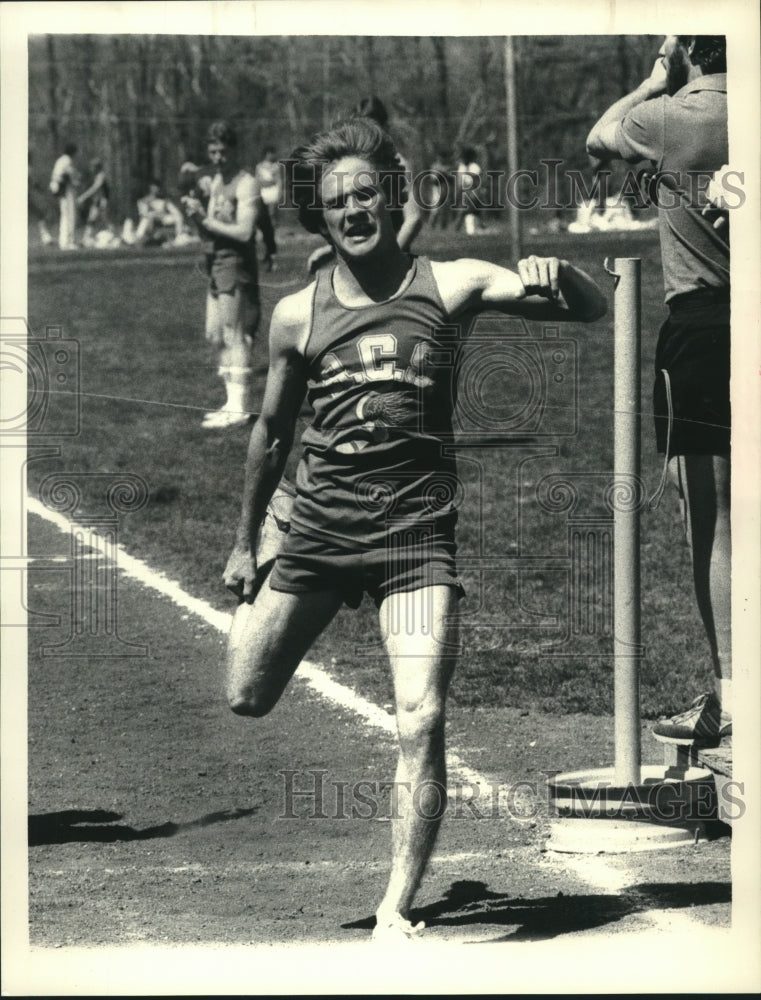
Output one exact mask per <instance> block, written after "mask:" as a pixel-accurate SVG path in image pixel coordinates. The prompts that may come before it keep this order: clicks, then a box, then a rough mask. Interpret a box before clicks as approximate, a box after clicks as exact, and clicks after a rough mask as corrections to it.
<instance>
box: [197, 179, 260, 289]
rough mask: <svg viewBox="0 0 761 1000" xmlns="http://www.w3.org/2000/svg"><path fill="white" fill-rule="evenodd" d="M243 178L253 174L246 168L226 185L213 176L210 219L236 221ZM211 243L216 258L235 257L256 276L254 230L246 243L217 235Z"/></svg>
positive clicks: (210, 195)
mask: <svg viewBox="0 0 761 1000" xmlns="http://www.w3.org/2000/svg"><path fill="white" fill-rule="evenodd" d="M243 177H253V174H252V173H251V171H250V170H248V169H247V168H243V169H242V170H239V171H238V173H237V174H235V176H234V177H231V178H230V180H229V181H227V183H225V181H224V179H223V177H222V174H221V173H218V174H215V175H214V177H213V179H212V182H211V191H210V192H209V215H210V217H211V218H212V219H217V220H218V221H219V222H237V221H238V184H239V182H240V181H241V180H242V178H243ZM212 242H213V246H212V251H213V253H215V254H216V255H217V256H218V257H237V258H238V259H240V260H241V262H242V263H243V264H244V265H245V266H246V268H247V270H250V271H251V272H252V274H256V271H257V258H256V229H254V230H253V231H252V233H251V237H250V238H249V240H248V241H247V242H246V243H241V241H240V240H234V239H232V238H231V237H229V236H222V235H221V234H219V233H214V234H213V235H212ZM205 249H206V248H205Z"/></svg>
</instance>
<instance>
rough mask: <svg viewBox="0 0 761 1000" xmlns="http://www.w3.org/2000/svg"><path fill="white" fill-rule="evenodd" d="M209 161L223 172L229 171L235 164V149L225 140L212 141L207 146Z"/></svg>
mask: <svg viewBox="0 0 761 1000" xmlns="http://www.w3.org/2000/svg"><path fill="white" fill-rule="evenodd" d="M206 151H207V153H208V156H209V163H211V165H212V166H213V167H216V169H217V170H218V171H220V172H221V173H223V174H224V173H227V172H229V171H230V170H231V169H232V168H233V167H234V166H235V162H236V161H235V149H234V147H232V146H226V145H225V143H224V142H210V143H209V145H208V146H207V150H206Z"/></svg>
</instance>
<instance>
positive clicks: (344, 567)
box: [269, 519, 465, 608]
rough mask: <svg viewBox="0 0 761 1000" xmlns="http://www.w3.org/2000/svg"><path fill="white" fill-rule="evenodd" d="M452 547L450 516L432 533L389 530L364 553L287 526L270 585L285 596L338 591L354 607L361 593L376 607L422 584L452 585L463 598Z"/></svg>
mask: <svg viewBox="0 0 761 1000" xmlns="http://www.w3.org/2000/svg"><path fill="white" fill-rule="evenodd" d="M456 551H457V546H456V543H455V541H454V519H451V521H450V523H449V524H448V525H447V526H446V529H445V530H444V531H437V533H436V535H435V536H433V537H432V536H431V534H430V532H429V530H428V529H426V528H422V529H421V528H413V529H400V530H398V531H390V532H389V534H388V536H387V539H386V546H385V547H384V548H376V549H371V550H370V551H365V552H362V551H358V550H353V549H348V548H345V547H341V546H338V545H336V544H335V543H333V542H331V541H329V540H325V539H317V538H315V537H312V536H308V535H303V534H301V533H300V532H298V531H296V529H295V528H293V527H291V530H290V531H289V532H288V534H287V536H286V538H285V540H284V542H283V547H282V549H281V550H280V553H279V554H278V557H277V560H276V562H275V566H274V568H273V570H272V573H271V574H270V577H269V585H270V587H271V588H272V590H278V591H282V592H284V593H286V594H307V593H312V592H314V591H320V590H337V591H338V592H339V593H340V594H341V596H342V597H343V600H344V603H346V604H347V605H348V606H349V607H350V608H358V607H359V605H360V603H361V602H362V596H363V594H364V593H365V592H367V593H368V594H369V595H370V597H372V599H373V601H374V602H375V605H376V607H380V605H381V603H382V602H383V601H384V600H385V599H386V598H387V597H389V596H390V595H391V594H398V593H409V592H411V591H414V590H420V589H421V588H422V587H432V586H447V587H453V588H454V589H455V590H456V591H457V594H458V597H464V596H465V590H464V588H463V586H462V584H461V583H460V581H459V579H458V577H457V565H456V561H455V556H456Z"/></svg>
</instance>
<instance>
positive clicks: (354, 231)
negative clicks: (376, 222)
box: [344, 226, 375, 240]
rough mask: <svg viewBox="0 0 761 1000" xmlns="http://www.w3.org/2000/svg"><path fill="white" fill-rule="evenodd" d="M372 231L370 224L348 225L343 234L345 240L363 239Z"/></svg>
mask: <svg viewBox="0 0 761 1000" xmlns="http://www.w3.org/2000/svg"><path fill="white" fill-rule="evenodd" d="M374 232H375V230H374V229H373V227H372V226H349V228H348V229H347V230H346V231H345V233H344V235H345V237H346V239H347V240H364V239H367V238H368V237H370V236H372V235H373V233H374Z"/></svg>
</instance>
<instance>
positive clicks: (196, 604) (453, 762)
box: [27, 497, 491, 786]
mask: <svg viewBox="0 0 761 1000" xmlns="http://www.w3.org/2000/svg"><path fill="white" fill-rule="evenodd" d="M27 510H28V511H30V512H31V513H32V514H36V515H37V516H38V517H41V518H42V519H43V520H45V521H47V522H48V523H50V524H52V525H54V526H55V527H56V528H58V530H59V531H61V532H62V533H63V534H69V532H70V531H71V529H72V528H73V527H75V524H74V522H73V521H70V520H69V519H68V518H67V517H64V515H63V514H59V513H56V512H55V511H51V510H48V508H47V507H45V506H44V505H43V504H42V503H41V502H40V501H39V500H37V499H36V498H35V497H27ZM89 537H90V538H91V539H92V540H93V547H94V548H96V549H97V550H98V551H99V552H100V554H101V555H103V556H106V555H107V549H106V544H105V542H104V543H103V546H102V547H101V546H100V545H98V544H96V543H95V542H96V539H97V540H98V541H100V537H101V536H100V535H99V534H98V533H97V531H95V530H93V531H92V532H91V534H90V536H89ZM116 566H117V568H118V569H119V570H121V571H122V572H123V573H124V575H125V576H127V577H129V578H130V579H133V580H137V581H138V582H139V583H142V584H143V586H145V587H149V588H150V589H151V590H156V591H158V592H159V593H160V594H163V595H164V596H165V597H168V598H169V599H170V600H171V601H172V602H173V603H174V604H176V605H177V606H178V607H180V608H183V609H184V610H186V611H190V612H191V613H192V614H194V615H196V616H197V617H199V618H201V619H203V621H205V622H207V623H208V624H209V625H211V626H212V627H213V628H216V629H217V630H218V631H219V632H222V633H223V634H224V635H226V634H227V633H228V632H229V630H230V624H231V622H232V615H231V614H230V613H229V612H226V611H217V610H216V609H215V608H213V607H212V606H211V605H210V604H207V603H206V601H202V600H200V599H199V598H197V597H192V596H191V595H190V594H188V593H187V592H186V591H185V590H183V588H182V587H181V586H180V584H179V583H177V582H176V581H175V580H170V579H169V578H168V577H167V576H165V575H164V574H163V573H161V572H159V571H158V570H155V569H152V568H151V567H150V566H149V565H148V564H147V563H146V562H143V560H142V559H138V558H137V557H135V556H132V555H130V554H129V552H127V551H126V550H125V549H124V547H123V546H121V545H118V546H117V558H116ZM294 676H295V677H296V678H301V679H302V680H304V681H306V682H307V683H308V684H309V685H310V687H311V688H312V689H313V690H314V691H316V692H317V693H318V694H319V695H321V696H322V697H323V698H325V699H327V700H328V701H332V702H334V703H335V704H337V705H340V706H341V707H342V708H346V709H349V710H350V711H352V712H354V713H355V714H356V715H358V716H360V718H362V719H363V720H364V721H365V722H366V723H367V724H368V725H371V726H375V727H376V729H381V730H383V731H384V732H385V733H388V734H390V735H393V734H394V733H395V732H396V720H395V718H394V716H393V715H391V714H390V713H389V712H386V711H385V710H384V709H382V708H379V707H378V706H377V705H375V704H374V703H373V702H371V701H368V699H367V698H363V697H362V695H360V694H358V693H357V692H356V691H353V690H352V689H351V688H349V687H346V685H345V684H341V683H339V682H338V681H336V680H335V679H334V678H333V677H331V676H330V675H329V674H328V673H327V671H326V670H325V669H324V667H322V666H320V665H319V664H317V663H312V662H311V661H309V660H302V662H301V663H300V664H299V669H298V670H297V671H296V674H295V675H294ZM447 765H448V767H449V769H450V771H452V772H454V773H456V774H457V776H458V777H459V778H461V779H463V780H464V781H466V782H468V783H469V784H472V785H483V786H489V785H490V784H491V782H489V781H488V780H487V778H486V777H484V775H482V774H479V773H478V771H474V770H473V769H472V768H470V767H468V765H467V764H466V763H465V761H463V760H462V759H461V758H460V757H459V755H458V754H456V753H453V752H451V751H450V752H449V753H448V754H447Z"/></svg>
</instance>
